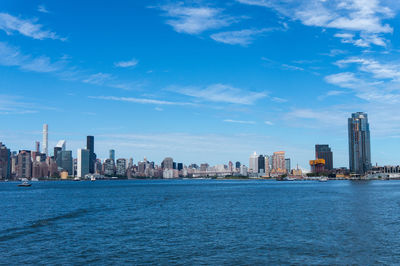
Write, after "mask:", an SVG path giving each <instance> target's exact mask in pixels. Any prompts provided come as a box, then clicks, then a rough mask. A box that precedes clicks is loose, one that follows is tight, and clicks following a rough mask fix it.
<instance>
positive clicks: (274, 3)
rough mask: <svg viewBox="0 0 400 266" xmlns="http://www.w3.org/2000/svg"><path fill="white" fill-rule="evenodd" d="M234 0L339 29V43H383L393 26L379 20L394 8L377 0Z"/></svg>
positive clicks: (305, 23)
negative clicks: (340, 40)
mask: <svg viewBox="0 0 400 266" xmlns="http://www.w3.org/2000/svg"><path fill="white" fill-rule="evenodd" d="M237 1H238V2H240V3H242V4H248V5H255V6H262V7H267V8H272V9H274V10H276V11H277V12H279V13H280V14H282V15H284V16H287V17H289V18H291V19H295V20H299V21H300V22H301V23H303V24H304V25H306V26H314V27H322V28H332V29H337V30H340V31H342V33H340V34H342V36H340V35H337V36H336V37H339V38H342V41H343V42H348V43H352V44H354V45H357V46H361V47H367V46H369V45H370V44H374V45H379V46H385V45H386V44H385V40H384V38H383V35H384V34H388V33H392V32H393V28H392V27H391V26H390V25H389V24H386V23H384V22H383V21H384V20H385V19H387V18H393V17H394V15H395V14H394V11H393V10H392V9H391V8H390V7H389V6H384V5H382V4H381V3H380V1H379V0H369V1H363V0H333V1H321V0H310V1H302V0H292V1H280V0H269V1H267V0H237ZM387 4H389V2H387ZM343 31H344V32H343ZM354 33H359V37H357V38H356V39H353V38H354V37H355V36H354ZM343 34H346V35H343ZM350 35H353V36H351V37H350Z"/></svg>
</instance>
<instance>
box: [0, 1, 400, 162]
mask: <svg viewBox="0 0 400 266" xmlns="http://www.w3.org/2000/svg"><path fill="white" fill-rule="evenodd" d="M399 11H400V2H398V1H394V0H381V1H378V0H369V1H365V0H333V1H320V0H310V1H300V0H289V1H284V3H282V1H277V0H270V1H267V0H232V1H205V0H191V1H122V0H116V1H112V2H106V1H100V2H96V4H94V3H93V2H91V3H89V2H82V1H76V0H70V1H50V0H44V1H27V0H24V1H22V0H5V1H1V3H0V124H1V127H0V142H3V143H4V144H5V145H7V147H9V148H10V149H12V150H19V149H31V150H34V149H35V141H41V145H43V143H42V125H43V124H48V125H49V130H48V148H49V153H52V150H53V147H54V146H55V145H56V144H57V142H58V141H59V140H63V139H65V140H66V141H67V149H68V150H72V151H73V154H74V157H76V152H77V149H79V148H85V147H86V136H88V135H93V136H94V138H95V141H94V151H95V153H96V154H97V156H98V158H107V157H108V151H109V150H110V149H114V150H115V151H116V158H120V157H123V158H130V157H133V158H134V160H135V161H138V160H142V159H143V157H144V156H146V157H147V158H149V160H152V161H155V162H161V161H162V160H163V159H164V158H165V157H168V156H170V157H173V158H174V160H176V161H179V162H183V163H185V164H189V163H192V162H194V163H201V162H208V163H210V164H221V163H225V164H226V163H227V162H228V161H232V162H236V161H240V162H242V163H245V164H248V158H249V156H250V155H251V154H252V153H253V152H254V151H256V152H257V153H258V154H272V153H273V152H275V151H280V150H284V151H286V157H288V158H291V164H292V168H294V167H295V166H296V164H297V163H298V164H299V165H300V166H301V167H302V168H304V169H309V165H308V161H309V160H311V159H313V158H314V147H315V144H329V146H330V147H331V149H332V152H333V163H334V165H333V166H334V167H348V165H349V162H348V158H349V155H348V139H347V138H348V134H347V118H348V117H349V116H350V115H351V114H352V113H355V112H366V113H367V114H368V119H369V124H370V134H371V162H372V164H373V165H375V163H378V164H380V165H385V164H391V165H397V164H400V154H399V152H398V151H399V150H400V141H399V138H400V110H399V108H398V106H399V104H400V49H399V48H400V45H399V40H400V37H399V34H398V28H399V23H400V20H399Z"/></svg>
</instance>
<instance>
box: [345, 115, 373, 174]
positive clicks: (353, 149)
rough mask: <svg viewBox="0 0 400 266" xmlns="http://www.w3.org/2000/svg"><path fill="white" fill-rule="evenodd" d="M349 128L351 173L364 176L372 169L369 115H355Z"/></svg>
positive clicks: (349, 123) (350, 120)
mask: <svg viewBox="0 0 400 266" xmlns="http://www.w3.org/2000/svg"><path fill="white" fill-rule="evenodd" d="M348 126H349V164H350V171H351V172H353V173H356V174H360V175H362V174H364V173H366V172H367V171H368V170H369V169H371V144H370V133H369V124H368V115H367V114H366V113H363V112H357V113H353V114H352V115H351V118H349V120H348Z"/></svg>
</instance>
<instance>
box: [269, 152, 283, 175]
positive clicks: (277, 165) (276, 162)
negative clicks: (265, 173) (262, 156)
mask: <svg viewBox="0 0 400 266" xmlns="http://www.w3.org/2000/svg"><path fill="white" fill-rule="evenodd" d="M272 160H273V167H272V168H273V170H274V172H275V173H277V174H282V173H285V172H286V166H285V152H284V151H277V152H274V154H273V155H272Z"/></svg>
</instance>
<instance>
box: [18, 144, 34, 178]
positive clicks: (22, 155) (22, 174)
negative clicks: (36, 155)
mask: <svg viewBox="0 0 400 266" xmlns="http://www.w3.org/2000/svg"><path fill="white" fill-rule="evenodd" d="M17 161H18V164H17V178H31V176H32V160H31V151H28V150H22V151H19V153H18V159H17Z"/></svg>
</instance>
